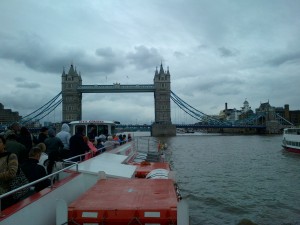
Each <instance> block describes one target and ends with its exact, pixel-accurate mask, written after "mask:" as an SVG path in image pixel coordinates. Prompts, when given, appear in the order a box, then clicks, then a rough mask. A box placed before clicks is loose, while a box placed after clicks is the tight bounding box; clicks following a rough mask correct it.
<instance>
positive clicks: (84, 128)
mask: <svg viewBox="0 0 300 225" xmlns="http://www.w3.org/2000/svg"><path fill="white" fill-rule="evenodd" d="M78 127H83V130H84V131H83V134H84V135H85V136H86V135H87V134H86V126H85V125H76V126H75V133H77V129H78Z"/></svg>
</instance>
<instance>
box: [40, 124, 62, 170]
mask: <svg viewBox="0 0 300 225" xmlns="http://www.w3.org/2000/svg"><path fill="white" fill-rule="evenodd" d="M48 135H49V137H47V138H46V139H45V141H44V143H45V145H46V153H47V154H48V159H49V163H48V166H47V172H48V174H51V173H52V170H53V166H54V164H55V161H59V160H61V157H60V150H61V149H63V148H64V144H63V143H62V141H61V140H60V139H59V138H58V137H56V136H55V131H54V130H53V129H49V131H48Z"/></svg>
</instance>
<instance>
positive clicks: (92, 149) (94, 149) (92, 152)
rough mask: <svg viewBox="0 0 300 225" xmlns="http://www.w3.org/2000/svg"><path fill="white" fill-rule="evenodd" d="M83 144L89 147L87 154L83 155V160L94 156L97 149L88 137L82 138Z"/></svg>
mask: <svg viewBox="0 0 300 225" xmlns="http://www.w3.org/2000/svg"><path fill="white" fill-rule="evenodd" d="M83 140H84V142H85V143H86V144H87V145H88V147H89V152H90V153H89V154H86V155H85V160H87V159H90V158H92V157H93V156H94V155H96V153H97V148H96V147H95V145H94V144H93V143H92V142H91V141H90V140H89V137H88V136H84V137H83Z"/></svg>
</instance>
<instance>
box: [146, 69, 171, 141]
mask: <svg viewBox="0 0 300 225" xmlns="http://www.w3.org/2000/svg"><path fill="white" fill-rule="evenodd" d="M170 77H171V76H170V72H169V68H168V70H167V71H166V72H165V71H164V69H163V66H162V64H161V65H160V69H159V71H158V70H157V68H156V70H155V75H154V88H155V90H154V110H155V122H154V123H153V124H152V130H151V133H152V134H151V135H152V136H175V135H176V126H175V125H172V122H171V103H170V96H171V79H170Z"/></svg>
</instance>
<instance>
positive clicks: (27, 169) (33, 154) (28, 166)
mask: <svg viewBox="0 0 300 225" xmlns="http://www.w3.org/2000/svg"><path fill="white" fill-rule="evenodd" d="M41 155H42V149H41V148H38V147H33V148H32V149H31V150H30V152H29V158H28V159H27V160H26V161H25V162H24V163H23V164H22V165H21V169H22V171H23V172H24V174H25V175H26V177H27V178H28V180H29V182H33V181H35V180H38V179H41V178H43V177H45V176H46V175H47V172H46V169H45V168H44V167H43V166H41V165H39V164H38V163H39V160H40V157H41ZM50 184H51V181H50V179H46V180H43V181H41V182H39V183H37V184H35V185H34V190H35V192H39V191H41V190H43V189H44V188H46V187H48V186H50Z"/></svg>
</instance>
